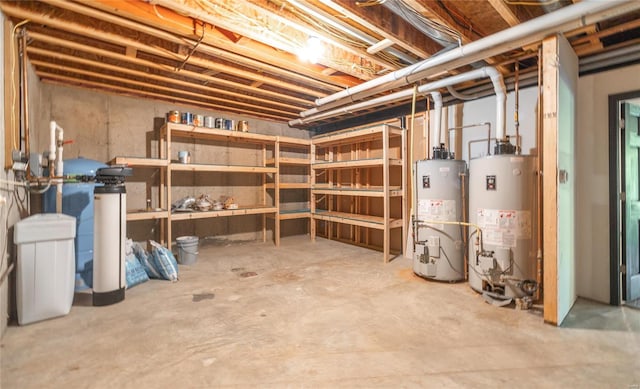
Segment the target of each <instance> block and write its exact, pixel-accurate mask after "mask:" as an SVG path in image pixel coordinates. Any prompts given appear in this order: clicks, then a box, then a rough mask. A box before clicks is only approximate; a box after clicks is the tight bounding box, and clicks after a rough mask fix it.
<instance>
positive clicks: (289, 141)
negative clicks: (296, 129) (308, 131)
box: [278, 136, 311, 148]
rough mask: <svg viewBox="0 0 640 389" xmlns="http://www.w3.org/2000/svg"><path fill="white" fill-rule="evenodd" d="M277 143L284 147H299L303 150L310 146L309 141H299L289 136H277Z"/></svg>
mask: <svg viewBox="0 0 640 389" xmlns="http://www.w3.org/2000/svg"><path fill="white" fill-rule="evenodd" d="M278 142H280V144H281V145H284V146H286V147H291V146H294V147H295V146H300V148H304V147H309V146H311V139H300V138H293V137H290V136H278Z"/></svg>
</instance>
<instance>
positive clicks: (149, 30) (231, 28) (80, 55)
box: [0, 0, 640, 125]
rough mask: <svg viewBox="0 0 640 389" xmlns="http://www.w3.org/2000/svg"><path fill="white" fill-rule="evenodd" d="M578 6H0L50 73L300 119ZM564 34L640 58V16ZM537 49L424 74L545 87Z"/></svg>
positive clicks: (596, 55) (106, 2) (265, 2)
mask: <svg viewBox="0 0 640 389" xmlns="http://www.w3.org/2000/svg"><path fill="white" fill-rule="evenodd" d="M575 2H578V0H574V1H568V0H557V1H553V0H540V1H537V0H528V1H515V0H486V1H480V0H478V1H475V0H468V1H460V0H386V1H385V0H364V1H360V2H356V1H352V0H336V1H329V0H149V1H139V0H123V1H114V0H90V1H69V0H41V1H2V2H1V3H0V7H1V8H2V11H3V12H4V14H5V15H8V16H9V17H11V18H12V20H13V22H14V23H15V24H18V23H21V22H24V21H25V20H28V21H27V22H26V23H24V24H23V25H22V27H23V28H24V31H25V33H26V45H27V49H26V51H27V55H28V58H29V60H30V63H31V64H32V65H33V67H34V69H35V71H36V74H37V75H38V77H40V79H41V80H42V81H43V82H49V83H56V84H63V85H74V86H78V87H84V88H90V89H94V90H102V91H106V92H112V93H117V94H122V95H128V96H139V97H143V98H151V99H158V100H163V101H169V102H174V103H176V104H185V105H193V106H198V107H202V108H206V109H212V110H220V111H226V112H233V113H237V114H243V115H248V116H253V117H259V118H263V119H270V120H276V121H290V120H292V119H296V118H299V113H300V112H302V111H305V110H308V109H310V108H313V107H314V106H315V100H316V99H317V98H321V97H325V96H327V95H331V94H333V93H335V92H338V91H342V90H344V89H345V88H347V87H353V86H355V85H358V84H361V83H363V82H366V81H368V80H371V79H374V78H376V77H379V76H382V75H384V74H388V73H390V72H393V71H396V70H398V69H401V68H404V67H406V66H408V65H411V64H414V63H416V62H418V61H421V60H423V59H426V58H430V57H432V56H436V55H438V54H439V53H442V52H445V51H447V50H450V49H452V48H456V47H458V46H459V45H465V44H468V43H470V42H474V41H477V40H479V39H481V38H484V37H487V36H490V35H492V34H495V33H497V32H499V31H502V30H505V29H508V28H510V27H512V26H515V25H518V24H520V23H523V22H526V21H528V20H531V19H533V18H536V17H539V16H542V15H545V14H549V13H553V12H557V11H558V10H559V9H562V8H564V7H567V6H571V5H572V4H573V3H575ZM565 36H566V37H567V38H568V40H569V41H570V42H571V44H572V45H573V47H574V49H575V50H576V52H577V54H578V55H579V57H580V59H581V64H582V63H583V62H584V63H587V64H588V65H589V66H587V68H586V69H587V70H586V71H590V72H593V71H599V70H602V69H605V68H611V67H612V66H620V65H623V64H629V63H633V62H637V61H638V58H639V57H640V56H639V55H638V53H639V51H640V50H639V49H638V47H639V46H640V45H639V44H638V43H640V13H639V12H638V11H637V10H635V11H631V12H629V13H626V14H623V15H621V16H615V17H614V18H609V19H604V20H602V21H600V22H598V23H594V24H589V25H586V26H584V27H581V28H579V29H573V30H571V31H568V32H566V33H565ZM310 37H313V38H315V39H316V41H320V42H321V47H322V48H323V53H322V55H321V56H319V57H318V58H317V62H316V63H311V62H309V61H305V60H301V59H300V58H299V57H298V53H299V51H300V50H301V49H302V48H303V47H305V45H306V44H307V42H308V40H309V38H310ZM538 46H539V45H538V44H537V43H534V44H528V45H526V46H524V47H519V48H516V49H511V50H508V51H505V52H502V53H500V54H499V55H496V56H493V57H489V58H483V60H482V61H477V62H475V63H471V64H465V65H464V66H457V67H455V68H453V67H452V68H451V69H447V70H446V71H445V72H440V74H437V75H433V76H432V77H430V78H429V80H424V82H427V81H433V80H434V79H438V78H443V77H446V76H448V75H452V74H458V73H461V72H464V71H468V70H470V69H472V68H473V67H478V66H482V65H483V64H488V65H492V66H496V67H497V68H498V69H499V70H500V72H501V73H502V74H503V75H504V77H505V79H506V80H507V85H508V86H509V85H510V82H511V84H512V83H513V80H514V73H515V72H516V68H517V69H518V78H519V79H520V80H523V81H522V82H523V85H526V84H527V83H528V84H529V85H531V84H534V83H536V82H537V80H536V76H537V72H538V69H537V54H538ZM317 51H319V50H317ZM421 82H422V81H421ZM487 85H489V83H488V80H480V81H477V82H474V83H467V84H464V85H460V86H458V87H457V88H458V89H459V91H461V92H474V91H475V92H478V91H482V90H487V93H491V88H490V87H487ZM389 92H390V91H384V93H389ZM442 92H443V95H445V96H447V98H448V99H449V101H451V100H452V98H451V97H449V96H448V95H447V91H446V90H442ZM402 103H405V104H406V101H404V102H402V101H400V102H390V103H387V105H385V106H384V107H377V108H376V109H383V108H385V109H388V108H393V107H394V106H398V105H399V104H402ZM364 113H366V112H364ZM340 119H344V117H342V118H341V117H339V116H336V117H332V118H328V119H325V120H323V121H320V122H319V123H320V124H322V123H324V124H327V123H331V122H332V121H336V120H340ZM317 124H318V123H315V125H317Z"/></svg>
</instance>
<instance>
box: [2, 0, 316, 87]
mask: <svg viewBox="0 0 640 389" xmlns="http://www.w3.org/2000/svg"><path fill="white" fill-rule="evenodd" d="M2 9H3V10H4V12H5V13H7V14H9V15H12V16H15V17H19V18H22V19H30V20H31V21H32V22H34V23H40V24H44V25H46V26H49V27H54V28H56V29H60V30H62V31H68V32H71V33H73V34H76V35H80V36H87V37H90V38H92V39H96V40H99V41H103V42H108V43H111V44H116V45H120V46H125V47H126V46H131V47H134V48H136V49H137V50H138V51H144V52H146V53H149V54H153V55H156V56H159V57H163V58H166V59H169V60H173V61H176V62H178V63H180V62H182V61H183V60H184V59H185V58H184V57H183V56H180V55H178V54H177V53H174V52H172V51H170V50H168V49H164V48H161V47H155V46H151V45H147V44H144V43H141V42H139V41H138V40H135V39H131V38H129V37H126V36H122V35H117V34H114V33H110V32H106V31H101V30H97V29H95V28H92V27H89V26H86V25H80V24H77V23H73V22H70V21H68V20H63V19H59V18H57V17H54V16H52V15H43V14H39V13H37V12H33V11H30V10H26V9H23V8H20V7H17V6H15V5H14V4H13V3H12V4H7V3H3V5H2ZM189 63H191V64H195V65H197V66H201V67H204V68H207V69H215V70H217V71H220V72H223V73H228V74H233V75H235V76H237V77H242V78H246V79H248V80H253V81H262V82H264V83H265V84H268V85H273V86H274V87H276V88H281V89H283V91H284V92H285V93H286V92H287V91H290V92H291V93H303V94H307V95H309V96H314V97H321V96H324V95H325V94H324V93H321V92H318V91H317V90H314V89H309V88H307V87H305V86H302V85H296V84H290V83H287V82H284V81H283V80H282V79H279V78H272V77H267V76H263V75H260V74H257V73H256V72H250V71H247V70H240V69H236V68H234V67H232V66H229V65H223V64H218V63H214V62H212V61H209V60H206V59H203V58H198V57H194V56H192V57H191V58H189ZM236 84H237V83H236ZM239 85H242V84H239Z"/></svg>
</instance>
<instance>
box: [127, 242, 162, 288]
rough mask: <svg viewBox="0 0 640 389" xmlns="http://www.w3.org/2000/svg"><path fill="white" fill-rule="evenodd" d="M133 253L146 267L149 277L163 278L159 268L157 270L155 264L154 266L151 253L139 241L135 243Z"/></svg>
mask: <svg viewBox="0 0 640 389" xmlns="http://www.w3.org/2000/svg"><path fill="white" fill-rule="evenodd" d="M133 253H134V254H135V256H136V258H137V259H138V261H139V262H140V264H141V265H142V267H143V268H144V271H145V272H146V273H147V276H148V277H149V278H155V279H162V276H161V275H160V273H158V270H156V268H155V266H153V263H152V259H151V255H149V253H148V252H147V250H145V249H144V247H142V246H141V245H140V244H139V243H137V242H136V243H134V244H133Z"/></svg>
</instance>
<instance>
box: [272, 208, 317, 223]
mask: <svg viewBox="0 0 640 389" xmlns="http://www.w3.org/2000/svg"><path fill="white" fill-rule="evenodd" d="M310 217H311V211H310V210H309V209H296V210H289V211H283V210H280V220H292V219H306V218H310Z"/></svg>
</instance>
